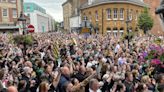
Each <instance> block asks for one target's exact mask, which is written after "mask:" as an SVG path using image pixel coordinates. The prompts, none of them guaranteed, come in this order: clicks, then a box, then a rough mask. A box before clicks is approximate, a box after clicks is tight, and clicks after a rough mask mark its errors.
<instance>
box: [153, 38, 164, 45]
mask: <svg viewBox="0 0 164 92" xmlns="http://www.w3.org/2000/svg"><path fill="white" fill-rule="evenodd" d="M161 42H162V40H161V39H160V38H156V39H155V40H154V43H156V44H160V43H161Z"/></svg>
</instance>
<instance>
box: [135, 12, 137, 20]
mask: <svg viewBox="0 0 164 92" xmlns="http://www.w3.org/2000/svg"><path fill="white" fill-rule="evenodd" d="M135 20H138V10H137V11H136V19H135Z"/></svg>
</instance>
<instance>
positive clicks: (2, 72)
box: [0, 69, 5, 80]
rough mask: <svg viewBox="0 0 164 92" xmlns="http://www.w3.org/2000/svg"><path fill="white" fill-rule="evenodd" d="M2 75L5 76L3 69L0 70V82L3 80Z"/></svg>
mask: <svg viewBox="0 0 164 92" xmlns="http://www.w3.org/2000/svg"><path fill="white" fill-rule="evenodd" d="M4 74H5V72H4V70H3V69H1V70H0V80H2V79H3V77H4Z"/></svg>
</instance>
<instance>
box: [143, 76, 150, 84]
mask: <svg viewBox="0 0 164 92" xmlns="http://www.w3.org/2000/svg"><path fill="white" fill-rule="evenodd" d="M149 78H150V77H149V76H147V75H145V76H143V77H142V78H141V82H142V83H147V82H148V81H149Z"/></svg>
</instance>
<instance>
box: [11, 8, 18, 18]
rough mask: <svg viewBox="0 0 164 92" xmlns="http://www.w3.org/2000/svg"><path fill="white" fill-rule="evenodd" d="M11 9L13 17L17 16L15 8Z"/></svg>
mask: <svg viewBox="0 0 164 92" xmlns="http://www.w3.org/2000/svg"><path fill="white" fill-rule="evenodd" d="M12 11H13V18H17V9H16V8H13V9H12Z"/></svg>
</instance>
